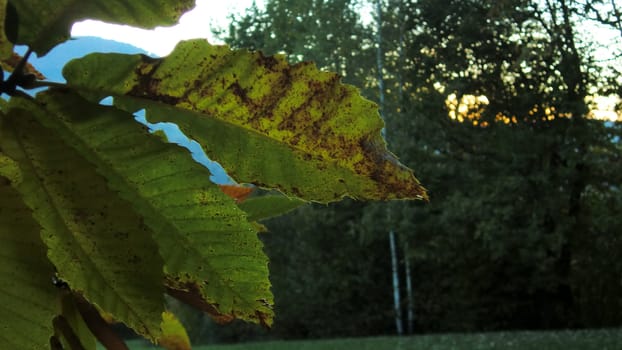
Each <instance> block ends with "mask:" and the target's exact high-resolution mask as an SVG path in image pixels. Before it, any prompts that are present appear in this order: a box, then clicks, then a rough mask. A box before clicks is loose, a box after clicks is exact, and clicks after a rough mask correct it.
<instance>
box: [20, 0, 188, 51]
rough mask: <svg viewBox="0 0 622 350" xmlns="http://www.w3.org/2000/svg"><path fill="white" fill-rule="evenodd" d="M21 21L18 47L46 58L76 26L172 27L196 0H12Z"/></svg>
mask: <svg viewBox="0 0 622 350" xmlns="http://www.w3.org/2000/svg"><path fill="white" fill-rule="evenodd" d="M10 2H11V3H12V4H13V5H14V6H15V8H16V10H17V14H18V18H19V33H18V38H17V44H24V45H28V46H30V47H31V48H33V50H34V51H35V52H36V53H37V55H39V56H42V55H45V54H46V53H47V52H48V51H49V50H50V49H51V48H52V47H54V46H55V45H56V44H58V43H61V42H63V41H65V40H67V39H68V38H69V30H70V29H71V26H72V25H73V23H75V22H77V21H81V20H84V19H96V20H101V21H104V22H109V23H119V24H126V25H129V26H135V27H141V28H155V27H156V26H164V25H172V24H175V23H176V22H177V20H178V19H179V17H180V16H181V15H182V14H183V13H184V12H185V11H187V10H189V9H191V8H192V7H194V0H88V1H85V0H55V1H43V0H17V1H10Z"/></svg>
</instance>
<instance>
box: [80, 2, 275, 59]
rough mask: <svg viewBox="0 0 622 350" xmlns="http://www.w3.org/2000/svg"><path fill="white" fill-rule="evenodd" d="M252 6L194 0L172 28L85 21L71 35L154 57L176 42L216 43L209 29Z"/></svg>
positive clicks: (225, 23) (220, 24) (170, 47)
mask: <svg viewBox="0 0 622 350" xmlns="http://www.w3.org/2000/svg"><path fill="white" fill-rule="evenodd" d="M255 2H256V3H257V6H263V0H255ZM252 3H253V0H234V1H227V0H197V1H196V4H197V5H196V7H195V8H194V9H193V10H191V11H189V12H187V13H186V14H184V15H183V16H182V17H181V19H180V21H179V24H178V25H175V26H172V27H158V28H156V29H155V30H145V29H138V28H132V27H129V26H124V25H117V24H108V23H103V22H100V21H93V20H87V21H82V22H79V23H76V24H74V26H73V28H72V30H71V35H72V36H97V37H100V38H104V39H110V40H115V41H119V42H123V43H128V44H131V45H134V46H136V47H139V48H141V49H144V50H145V51H148V52H149V53H151V54H154V55H157V56H166V55H167V54H168V53H170V52H171V51H172V50H173V48H174V47H175V44H177V42H178V41H180V40H186V39H195V38H206V39H208V41H210V42H211V43H218V41H217V40H216V39H215V38H214V36H213V35H212V29H216V28H227V26H228V14H230V13H243V12H244V10H245V9H246V8H248V7H250V6H251V5H252Z"/></svg>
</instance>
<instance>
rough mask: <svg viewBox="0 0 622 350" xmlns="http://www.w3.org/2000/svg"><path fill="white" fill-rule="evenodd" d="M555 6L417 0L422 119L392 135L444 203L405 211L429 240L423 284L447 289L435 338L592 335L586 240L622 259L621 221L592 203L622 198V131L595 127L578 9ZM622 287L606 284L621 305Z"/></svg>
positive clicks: (423, 244)
mask: <svg viewBox="0 0 622 350" xmlns="http://www.w3.org/2000/svg"><path fill="white" fill-rule="evenodd" d="M542 4H544V3H543V2H530V1H503V2H490V1H468V2H454V1H447V2H438V1H416V2H411V5H412V8H411V12H410V18H411V20H410V23H409V25H408V30H409V33H411V34H410V35H409V36H408V40H409V45H407V47H409V48H412V50H411V51H410V52H408V54H407V57H409V58H411V60H412V62H410V64H409V66H410V67H412V68H410V69H409V70H408V73H407V74H408V76H407V77H408V78H407V81H409V82H413V85H412V86H406V88H408V91H407V92H406V95H407V96H411V97H410V98H409V99H408V100H407V101H406V102H407V103H408V104H407V106H406V110H407V111H408V113H407V114H408V115H410V118H395V119H393V120H388V121H387V126H388V128H394V130H395V134H394V135H395V136H394V138H393V140H394V141H392V142H393V143H392V145H393V147H395V148H396V149H398V150H399V152H400V154H404V155H406V156H405V158H404V159H403V160H404V162H406V164H417V168H418V169H419V176H421V177H422V178H423V179H428V181H426V184H427V187H428V189H429V190H430V193H431V197H432V198H433V200H432V202H431V204H430V205H428V206H425V207H418V206H415V208H413V206H411V205H408V204H407V205H406V208H405V209H404V210H403V211H402V212H403V229H402V230H404V231H405V232H408V231H409V230H411V229H412V227H413V226H415V227H416V230H417V235H416V236H415V237H413V238H412V241H411V242H412V244H411V246H413V247H417V248H415V249H414V251H413V252H412V253H411V254H412V255H413V256H414V257H415V258H416V259H417V260H416V262H417V263H416V264H414V266H415V270H416V272H415V274H417V273H419V274H423V275H425V276H427V277H428V278H431V279H433V280H434V281H431V280H429V279H427V280H424V281H421V284H420V285H419V288H420V291H419V293H420V295H421V296H422V298H423V300H420V301H419V302H420V304H419V306H418V308H419V314H420V315H421V317H422V318H425V317H427V318H429V319H430V320H432V319H434V318H436V319H437V320H438V319H440V320H439V321H436V322H434V321H430V324H429V325H428V327H431V328H432V329H436V327H444V329H447V328H449V329H461V330H466V329H493V328H497V329H498V328H512V327H516V328H524V327H530V328H537V327H572V326H581V325H586V324H587V323H588V322H586V321H585V319H584V317H587V318H591V320H590V321H589V322H595V318H594V317H589V316H588V314H589V312H586V311H585V310H586V306H585V305H588V304H590V305H592V306H593V307H596V305H601V302H600V300H599V298H597V297H595V294H592V293H594V291H590V292H587V291H585V288H584V287H583V286H584V285H587V284H589V283H588V282H587V281H588V280H589V278H588V275H587V268H586V269H583V268H580V269H579V268H577V267H578V266H579V265H581V264H582V263H581V264H578V262H579V261H584V262H585V263H586V264H593V263H595V260H594V259H590V262H589V263H588V262H587V261H585V259H586V257H587V256H589V255H592V256H593V255H594V254H595V249H596V247H595V245H593V244H592V243H590V242H593V241H591V240H590V239H588V238H586V237H600V238H602V239H604V237H608V238H607V239H606V240H607V242H608V244H610V245H611V247H614V246H615V247H618V248H619V244H618V243H617V239H614V238H613V236H611V235H613V232H616V231H615V228H614V227H618V225H619V224H620V220H619V219H618V218H617V217H616V215H613V214H612V213H611V212H608V214H605V216H607V217H608V219H605V218H604V216H600V215H596V214H595V210H596V209H595V207H594V206H593V205H594V204H595V202H591V203H590V201H588V200H587V198H588V197H591V196H590V195H589V193H590V192H591V188H592V187H598V188H601V189H602V190H603V192H606V193H608V194H607V195H605V196H604V197H603V198H605V197H607V198H609V196H615V195H616V191H617V188H618V187H619V183H620V182H619V176H618V175H617V174H615V173H613V172H610V171H609V169H611V167H612V166H613V164H615V162H616V161H617V159H619V156H620V148H619V139H618V138H617V137H616V136H615V135H617V134H618V133H619V126H608V125H607V124H606V123H604V122H602V121H597V120H593V119H590V118H589V113H588V112H589V105H588V104H587V97H588V94H589V91H591V90H592V89H593V88H595V87H598V86H599V85H601V84H603V83H604V82H603V81H602V80H600V78H599V77H598V76H597V75H595V74H593V72H595V71H597V67H595V65H594V62H595V61H594V59H593V58H592V57H591V56H590V52H589V51H587V50H585V47H586V46H585V44H584V43H583V42H581V41H580V40H579V37H578V35H577V30H576V27H577V16H576V14H577V13H578V11H579V9H578V8H577V7H576V3H574V2H566V1H547V2H546V3H545V4H544V7H543V5H542ZM396 85H397V83H394V85H388V87H389V88H394V87H395V86H396ZM483 96H485V97H486V99H485V100H484V99H481V100H477V99H476V98H478V97H483ZM469 99H471V101H473V102H474V103H472V104H470V105H469V103H468V101H469ZM459 104H462V106H459ZM461 110H462V112H461ZM452 118H453V119H452ZM605 174H607V175H605ZM601 176H604V177H601ZM605 179H606V180H605ZM408 207H410V208H408ZM601 220H604V221H601ZM605 222H607V223H608V224H607V225H609V224H611V225H612V226H608V227H609V228H608V229H606V230H607V231H606V232H608V233H604V232H603V231H601V229H600V228H599V227H602V226H600V225H602V224H604V223H605ZM413 223H414V224H413ZM614 223H615V224H614ZM609 230H611V231H609ZM596 260H601V262H602V261H604V260H608V259H607V258H606V257H601V258H600V259H596ZM609 264H610V266H617V263H615V262H613V261H609ZM616 269H617V267H616ZM591 271H592V273H594V272H593V271H595V269H592V270H591ZM616 271H619V270H616ZM579 275H580V276H581V277H579ZM452 276H453V277H452ZM456 276H460V277H456ZM591 278H592V279H593V278H595V277H594V275H593V274H592V276H591ZM579 280H582V281H583V282H579ZM472 281H478V283H476V284H474V283H472ZM608 281H611V280H610V279H608ZM439 286H440V287H439ZM526 286H527V287H526ZM613 286H615V284H611V283H609V282H608V287H606V288H605V287H603V286H600V287H601V288H603V289H601V292H602V293H605V294H607V295H611V299H608V300H609V302H611V300H612V299H615V298H616V297H615V295H616V294H615V293H614V294H609V293H611V289H608V288H615V287H613ZM438 288H441V289H442V290H443V291H444V292H443V293H438V292H437V293H433V291H434V290H438ZM605 290H607V291H605ZM587 294H592V295H594V297H590V298H586V295H587ZM428 298H429V299H428ZM578 298H580V299H582V302H581V304H582V306H578V305H577V299H578ZM425 299H428V300H425ZM587 299H590V300H591V301H589V302H588V301H587ZM589 308H590V307H587V309H589ZM444 309H445V310H453V312H445V311H444ZM605 319H608V321H605ZM606 322H612V323H609V324H616V322H619V320H618V321H613V317H610V316H605V317H602V319H601V320H600V321H598V324H599V325H603V324H605V323H606ZM433 323H436V325H433ZM443 324H444V325H443ZM591 324H593V323H591Z"/></svg>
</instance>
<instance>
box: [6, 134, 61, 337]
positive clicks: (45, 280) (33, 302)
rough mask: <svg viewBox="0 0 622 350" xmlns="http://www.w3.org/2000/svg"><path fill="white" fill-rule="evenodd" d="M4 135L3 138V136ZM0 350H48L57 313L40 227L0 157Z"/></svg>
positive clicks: (12, 166)
mask: <svg viewBox="0 0 622 350" xmlns="http://www.w3.org/2000/svg"><path fill="white" fill-rule="evenodd" d="M2 137H4V135H2ZM0 164H2V167H1V169H0V313H1V317H0V349H46V348H48V347H49V342H50V337H51V336H52V335H53V334H54V329H53V327H52V319H53V318H54V316H56V315H57V314H58V313H59V311H60V308H59V303H58V299H57V290H56V287H54V285H53V284H52V277H53V276H54V268H53V266H52V264H50V262H49V261H48V260H47V258H46V250H45V246H44V245H43V243H42V242H41V238H40V237H39V231H40V227H39V225H37V223H36V221H35V220H34V219H33V218H32V214H31V211H30V210H29V209H28V207H27V206H26V205H25V204H24V202H23V201H22V198H21V196H20V195H19V193H18V192H17V191H16V190H15V189H14V188H13V185H16V184H17V183H16V182H19V180H18V179H19V178H21V175H16V174H18V173H19V169H18V168H17V164H15V163H14V162H13V161H12V160H10V159H9V158H8V157H6V156H5V155H4V154H1V153H0Z"/></svg>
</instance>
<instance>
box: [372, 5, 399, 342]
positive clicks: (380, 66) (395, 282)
mask: <svg viewBox="0 0 622 350" xmlns="http://www.w3.org/2000/svg"><path fill="white" fill-rule="evenodd" d="M376 25H377V27H376V28H377V30H376V64H377V68H378V106H379V109H380V116H381V117H382V118H383V119H384V118H385V114H384V112H385V98H384V62H383V56H384V53H383V51H382V4H381V0H376ZM382 137H384V138H385V141H386V128H382ZM389 210H390V209H389V208H388V207H387V218H388V219H390V211H389ZM387 221H389V222H390V220H387ZM389 242H390V246H391V271H392V277H393V305H394V308H395V328H396V331H397V334H398V335H402V334H403V333H404V329H403V326H402V309H401V307H400V304H401V302H400V279H399V274H398V265H397V250H396V248H395V233H394V232H393V229H389Z"/></svg>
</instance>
